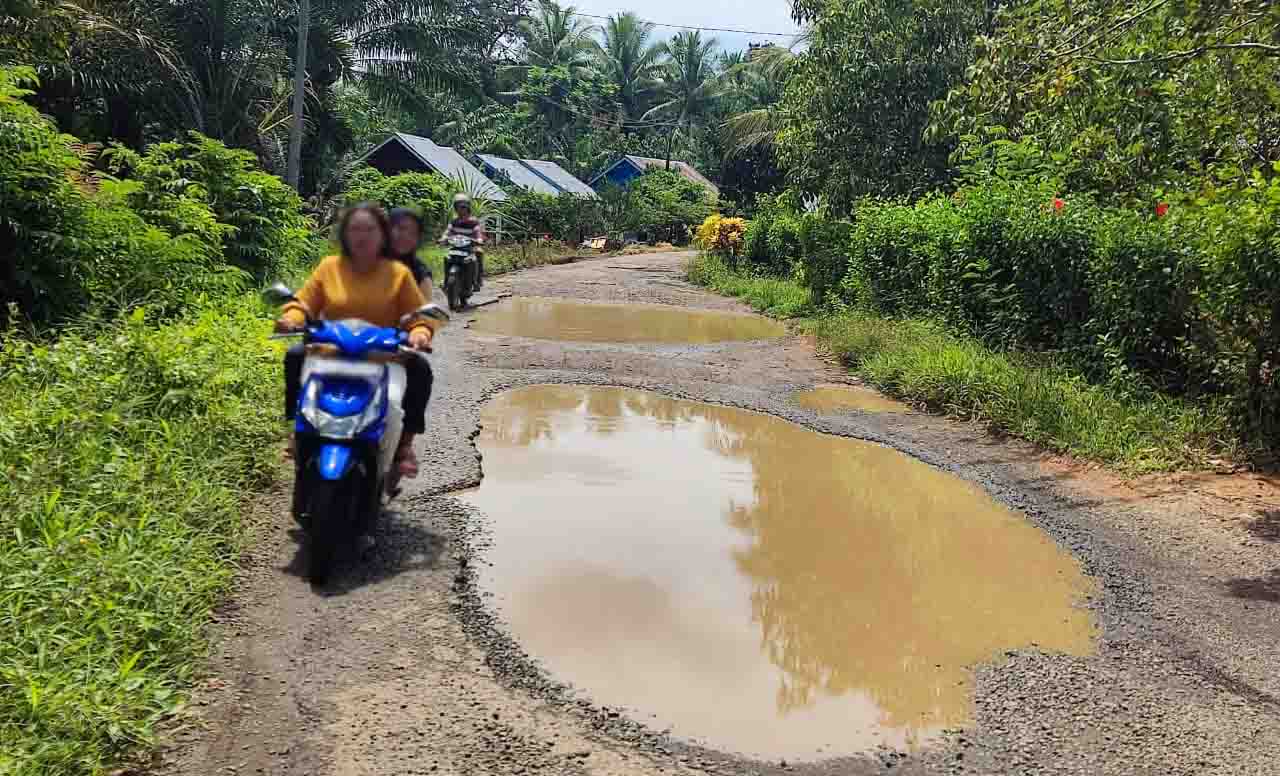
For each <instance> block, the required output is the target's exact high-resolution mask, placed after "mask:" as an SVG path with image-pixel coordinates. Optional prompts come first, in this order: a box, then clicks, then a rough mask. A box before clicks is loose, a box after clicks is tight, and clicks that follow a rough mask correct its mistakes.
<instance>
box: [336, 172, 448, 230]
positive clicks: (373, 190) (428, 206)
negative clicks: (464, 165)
mask: <svg viewBox="0 0 1280 776" xmlns="http://www.w3.org/2000/svg"><path fill="white" fill-rule="evenodd" d="M453 192H454V189H453V187H452V184H451V183H450V181H449V179H448V178H445V177H443V176H440V175H436V174H434V173H423V172H406V173H401V174H400V175H389V176H388V175H383V174H382V173H381V172H379V171H378V170H376V169H374V168H372V167H368V166H363V167H360V168H359V169H357V170H356V171H355V172H353V173H352V174H351V177H350V178H348V180H347V192H346V195H345V197H344V204H346V205H348V206H349V205H355V204H357V203H360V202H377V203H379V204H380V205H382V207H384V208H386V209H387V210H390V209H391V208H397V207H407V208H413V209H415V210H417V211H418V212H419V213H421V214H422V216H423V217H424V218H425V219H426V222H427V229H428V230H429V231H431V232H437V231H441V230H443V229H444V223H445V222H444V218H443V214H444V213H446V212H448V210H449V206H450V202H451V201H452V198H453Z"/></svg>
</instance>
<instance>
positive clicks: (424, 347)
mask: <svg viewBox="0 0 1280 776" xmlns="http://www.w3.org/2000/svg"><path fill="white" fill-rule="evenodd" d="M409 347H411V348H413V349H414V350H419V351H422V352H423V353H430V352H431V329H414V330H413V331H411V332H409Z"/></svg>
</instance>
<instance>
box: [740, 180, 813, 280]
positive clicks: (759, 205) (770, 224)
mask: <svg viewBox="0 0 1280 776" xmlns="http://www.w3.org/2000/svg"><path fill="white" fill-rule="evenodd" d="M800 254H801V246H800V217H799V216H798V215H797V213H796V206H795V196H794V195H793V194H791V193H783V194H779V195H776V196H772V197H771V196H761V197H760V198H759V199H758V200H757V201H756V208H755V217H754V218H752V219H751V221H750V223H749V224H748V225H747V231H746V235H745V237H744V240H743V251H742V255H743V257H744V258H745V259H746V260H747V261H748V262H749V263H750V264H751V265H752V266H755V267H758V268H761V269H763V270H765V271H768V272H773V273H775V274H778V275H786V274H789V273H790V272H791V268H792V267H793V266H795V265H796V264H797V263H798V262H799V260H800Z"/></svg>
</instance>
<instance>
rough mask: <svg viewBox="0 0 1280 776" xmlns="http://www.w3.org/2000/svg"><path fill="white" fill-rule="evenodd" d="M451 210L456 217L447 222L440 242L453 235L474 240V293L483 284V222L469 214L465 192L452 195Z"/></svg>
mask: <svg viewBox="0 0 1280 776" xmlns="http://www.w3.org/2000/svg"><path fill="white" fill-rule="evenodd" d="M453 212H454V214H455V215H456V216H457V218H455V219H453V220H452V221H450V222H449V226H447V227H446V228H445V230H444V234H442V235H440V242H445V241H446V240H448V239H449V238H450V237H453V236H462V237H470V238H471V239H472V240H473V241H474V242H475V252H476V282H475V287H474V288H473V289H472V293H476V292H478V291H479V290H480V287H481V286H482V285H483V284H484V249H483V248H482V247H481V246H483V245H484V243H485V240H486V239H487V237H486V236H485V233H484V224H483V223H482V222H481V221H480V219H478V218H476V217H475V216H473V215H472V214H471V197H470V196H469V195H467V194H466V193H465V192H462V193H458V194H455V195H454V197H453Z"/></svg>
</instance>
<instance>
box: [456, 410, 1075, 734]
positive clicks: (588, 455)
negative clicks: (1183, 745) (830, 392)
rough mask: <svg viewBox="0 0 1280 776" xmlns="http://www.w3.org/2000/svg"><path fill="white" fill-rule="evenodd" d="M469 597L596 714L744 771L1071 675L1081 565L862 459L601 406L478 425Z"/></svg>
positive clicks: (716, 420) (1005, 522) (942, 484)
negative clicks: (661, 732) (491, 609)
mask: <svg viewBox="0 0 1280 776" xmlns="http://www.w3.org/2000/svg"><path fill="white" fill-rule="evenodd" d="M482 423H483V430H482V432H481V435H480V438H479V446H480V450H481V452H482V453H483V456H484V470H485V477H484V481H483V483H482V485H481V486H480V488H479V489H478V490H476V491H473V492H472V493H471V494H469V495H468V496H467V499H468V500H469V501H470V502H471V503H473V504H474V505H475V506H477V507H478V508H479V509H481V510H482V511H483V512H484V513H485V514H486V515H488V516H489V517H490V518H491V519H492V522H493V536H492V539H493V543H492V546H491V548H490V550H489V551H488V556H487V560H488V561H490V562H491V564H492V565H486V566H485V567H484V571H483V572H482V574H481V579H480V584H481V586H482V587H483V588H484V589H485V590H486V591H487V592H491V593H493V594H494V596H495V601H496V604H497V607H498V610H499V612H500V614H501V616H502V618H503V619H504V620H505V621H506V623H507V625H508V626H509V627H510V628H511V630H512V634H513V636H515V637H516V638H517V639H518V640H519V641H520V642H521V643H522V645H523V646H524V648H525V649H526V650H527V651H528V652H529V654H530V655H531V656H533V657H534V658H535V659H537V660H538V661H540V662H541V663H542V664H543V665H544V667H545V668H546V669H547V670H548V671H549V672H550V673H551V674H552V675H554V676H556V677H558V678H560V679H562V680H565V681H568V682H569V683H571V684H572V685H574V686H575V687H577V688H579V689H580V690H582V691H584V692H585V693H586V694H587V696H589V697H590V698H591V699H592V700H594V701H595V702H597V703H600V704H605V705H610V706H622V707H626V708H628V709H631V710H632V713H633V715H634V716H635V717H636V718H637V719H639V720H641V721H646V722H649V723H650V724H652V725H654V726H655V727H658V728H663V727H666V726H671V728H672V731H673V733H675V734H676V735H679V736H683V737H686V738H691V739H693V740H696V741H698V742H700V743H703V744H705V745H707V746H709V747H712V748H717V749H722V750H726V751H733V752H738V753H741V754H746V755H749V756H756V757H784V758H788V759H820V758H825V757H833V756H839V755H847V754H852V753H856V752H861V751H866V750H869V749H872V748H874V747H876V746H877V745H881V744H884V745H890V746H896V747H914V746H917V745H920V744H923V743H927V742H928V741H929V740H930V739H931V738H934V737H935V736H937V735H938V734H940V732H941V731H942V730H943V729H944V728H948V727H956V726H962V725H964V724H965V723H966V722H968V721H969V718H970V712H971V709H970V705H971V700H970V671H969V669H970V668H971V667H972V666H974V665H976V664H978V663H981V662H984V661H988V660H992V659H997V658H999V657H1000V656H1001V655H1002V654H1003V652H1004V650H1008V649H1016V648H1024V647H1033V646H1034V647H1038V648H1040V649H1043V650H1046V651H1062V652H1067V653H1071V654H1084V653H1087V652H1088V651H1089V650H1090V648H1091V641H1092V632H1093V628H1092V625H1091V618H1090V616H1089V614H1088V613H1087V611H1085V610H1084V609H1082V608H1080V607H1079V606H1078V604H1079V602H1080V599H1082V597H1083V596H1084V595H1085V594H1087V593H1088V592H1089V591H1090V590H1091V583H1090V582H1089V580H1088V579H1087V577H1085V576H1084V574H1083V573H1082V571H1081V569H1080V567H1079V565H1078V564H1077V563H1076V562H1075V561H1074V559H1072V558H1071V557H1070V556H1069V555H1067V554H1065V553H1064V552H1062V551H1061V550H1060V549H1059V548H1058V547H1057V546H1056V545H1054V543H1053V542H1052V541H1051V540H1049V539H1048V537H1046V536H1045V535H1044V534H1042V533H1041V532H1040V531H1039V530H1038V529H1036V528H1035V527H1033V526H1032V525H1031V524H1029V523H1028V522H1027V521H1026V520H1025V519H1023V518H1022V517H1020V516H1019V515H1017V514H1015V513H1013V512H1011V511H1009V510H1008V509H1005V508H1003V507H1001V506H1000V505H998V504H997V503H995V502H994V501H992V500H991V499H990V498H989V497H988V496H986V495H985V494H984V493H983V492H982V491H981V490H980V489H978V488H977V487H975V486H973V485H970V484H968V483H965V482H964V481H962V480H959V479H958V478H955V477H953V476H951V475H948V474H946V473H943V472H941V471H938V470H936V469H933V468H931V467H929V466H927V465H925V464H923V463H921V462H919V461H916V460H914V459H912V458H909V457H907V456H904V455H902V454H900V453H897V452H895V451H893V450H890V449H888V448H885V447H881V446H879V445H874V444H871V443H867V442H860V441H857V440H851V439H844V438H839V437H832V436H825V435H821V434H817V433H814V432H812V431H809V430H807V429H804V428H802V427H800V426H797V425H794V424H792V423H788V422H786V421H783V420H780V419H777V418H773V417H770V416H767V415H760V414H756V413H750V412H745V411H741V410H735V409H729V408H725V407H716V406H711V405H705V404H698V403H693V402H687V401H679V400H672V399H668V398H665V397H662V396H659V395H657V394H653V393H647V392H642V391H632V390H623V389H615V388H588V387H579V386H537V387H531V388H522V389H518V390H513V391H509V392H507V393H504V394H501V395H500V396H498V397H497V398H496V399H494V400H493V401H492V402H491V403H490V404H489V405H487V406H486V408H485V409H484V412H483V420H482Z"/></svg>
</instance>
